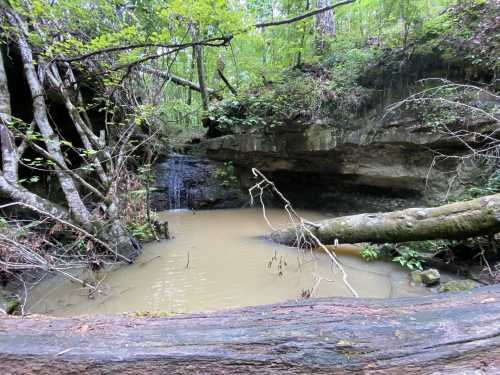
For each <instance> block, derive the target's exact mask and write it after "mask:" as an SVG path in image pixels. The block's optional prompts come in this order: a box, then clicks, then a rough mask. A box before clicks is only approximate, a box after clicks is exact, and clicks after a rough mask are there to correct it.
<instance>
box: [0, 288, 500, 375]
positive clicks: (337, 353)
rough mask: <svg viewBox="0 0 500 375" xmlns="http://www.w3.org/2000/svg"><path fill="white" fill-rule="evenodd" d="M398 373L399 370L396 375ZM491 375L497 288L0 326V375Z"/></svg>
mask: <svg viewBox="0 0 500 375" xmlns="http://www.w3.org/2000/svg"><path fill="white" fill-rule="evenodd" d="M403 369H404V370H403ZM403 371H404V373H405V374H430V373H432V374H444V373H446V374H448V373H453V374H476V373H477V374H494V373H495V374H496V373H498V371H500V285H496V286H493V287H485V288H480V289H475V290H473V291H471V292H467V293H457V294H446V295H437V296H429V297H418V298H404V299H393V300H363V299H350V298H332V299H312V300H305V301H301V302H296V303H293V302H291V303H283V304H278V305H268V306H257V307H248V308H243V309H236V310H229V311H224V312H219V313H215V314H197V315H180V316H176V317H170V318H161V317H156V318H151V317H150V318H144V317H143V318H137V317H127V316H113V317H103V316H99V317H82V318H49V317H40V316H35V317H28V318H10V317H6V318H2V319H0V373H2V374H25V373H30V374H31V373H37V374H56V373H57V374H67V373H73V374H79V373H85V374H100V373H106V374H115V373H116V374H180V373H185V374H225V373H228V374H234V373H258V374H268V373H281V372H286V373H293V374H305V373H315V374H345V373H368V374H401V373H402V372H403Z"/></svg>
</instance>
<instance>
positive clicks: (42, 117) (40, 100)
mask: <svg viewBox="0 0 500 375" xmlns="http://www.w3.org/2000/svg"><path fill="white" fill-rule="evenodd" d="M6 14H7V18H8V19H9V22H10V24H11V26H12V27H14V28H16V29H17V32H18V34H17V45H18V47H19V52H20V54H21V59H22V61H23V70H24V74H25V76H26V81H27V82H28V86H29V89H30V92H31V97H32V101H33V117H34V120H35V122H36V125H37V127H38V129H39V130H40V133H41V134H42V135H43V137H44V143H45V146H46V148H47V151H48V152H49V153H50V155H51V157H52V158H54V160H55V161H56V162H57V164H58V165H56V166H55V170H56V174H57V177H58V180H59V183H60V185H61V189H62V191H63V192H64V195H65V197H66V202H67V204H68V206H69V208H70V211H71V214H72V216H73V217H74V218H75V219H76V221H78V223H79V224H80V225H82V226H83V227H85V228H86V229H89V228H90V226H91V225H90V221H91V220H90V212H89V211H88V210H87V208H86V207H85V205H84V204H83V201H82V199H81V197H80V194H79V193H78V189H77V186H76V184H75V182H74V181H73V179H72V178H71V177H70V176H69V175H68V173H67V172H66V171H64V170H63V169H62V168H61V167H60V166H64V167H66V160H65V159H64V155H63V153H62V150H61V142H60V139H59V137H58V136H57V134H56V133H55V132H54V130H53V129H52V126H51V124H50V122H49V118H48V115H47V106H46V104H45V96H44V91H43V87H42V83H41V82H40V79H39V77H38V74H37V71H36V68H35V62H34V60H33V52H32V50H31V47H30V46H29V44H28V40H27V38H26V35H25V34H24V33H25V29H26V27H24V26H25V25H24V24H23V23H22V21H21V20H20V18H19V17H18V16H17V14H14V13H11V12H9V11H7V12H6Z"/></svg>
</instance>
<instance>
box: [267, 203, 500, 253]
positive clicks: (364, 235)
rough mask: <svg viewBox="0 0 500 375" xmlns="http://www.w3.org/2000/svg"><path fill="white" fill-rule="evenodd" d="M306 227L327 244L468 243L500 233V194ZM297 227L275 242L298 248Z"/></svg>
mask: <svg viewBox="0 0 500 375" xmlns="http://www.w3.org/2000/svg"><path fill="white" fill-rule="evenodd" d="M316 224H317V225H313V224H312V223H311V224H306V225H308V228H309V229H310V230H311V232H312V233H313V234H314V235H315V236H316V237H317V238H318V239H319V240H320V241H321V242H323V243H334V242H335V241H336V240H338V241H339V242H342V243H357V242H374V243H385V242H405V241H423V240H432V239H441V238H442V239H465V238H468V237H473V236H480V235H490V234H495V233H498V232H500V194H495V195H489V196H486V197H482V198H477V199H473V200H470V201H466V202H457V203H451V204H447V205H444V206H440V207H431V208H409V209H406V210H401V211H393V212H386V213H372V214H360V215H352V216H343V217H337V218H333V219H327V220H323V221H320V222H318V223H316ZM296 229H297V228H295V227H289V228H285V229H282V230H277V231H275V232H273V233H272V235H271V237H272V238H273V240H275V241H276V242H279V243H283V244H288V245H295V242H296V240H297V234H296Z"/></svg>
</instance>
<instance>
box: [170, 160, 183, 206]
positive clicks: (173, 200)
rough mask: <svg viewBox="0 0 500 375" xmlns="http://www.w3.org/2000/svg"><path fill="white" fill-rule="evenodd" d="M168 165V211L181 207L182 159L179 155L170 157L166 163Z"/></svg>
mask: <svg viewBox="0 0 500 375" xmlns="http://www.w3.org/2000/svg"><path fill="white" fill-rule="evenodd" d="M167 163H169V164H170V168H169V171H170V173H169V175H168V190H167V194H168V203H169V206H170V209H171V210H172V209H174V210H178V209H180V208H184V207H182V203H183V202H182V199H181V196H182V191H183V190H184V189H183V188H184V186H183V185H184V184H183V180H182V171H183V169H184V158H183V157H182V156H180V155H172V156H171V157H170V159H169V161H168V162H167Z"/></svg>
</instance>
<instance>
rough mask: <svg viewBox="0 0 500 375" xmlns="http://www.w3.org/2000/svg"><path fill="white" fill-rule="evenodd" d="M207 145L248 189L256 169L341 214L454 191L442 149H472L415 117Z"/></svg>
mask: <svg viewBox="0 0 500 375" xmlns="http://www.w3.org/2000/svg"><path fill="white" fill-rule="evenodd" d="M475 126H476V127H477V128H478V129H479V128H483V127H488V124H485V123H478V124H476V125H475ZM206 147H207V155H208V156H209V157H210V158H212V159H214V160H232V161H233V162H234V163H235V165H237V166H238V167H239V173H240V177H241V179H242V182H243V185H244V186H246V187H247V186H249V185H251V180H250V179H249V177H250V175H251V174H250V170H251V168H253V167H255V168H258V169H260V170H261V171H262V172H264V173H267V174H268V175H269V176H270V177H271V178H273V179H274V180H275V182H276V183H277V184H278V185H279V186H281V187H282V188H283V189H284V191H285V192H287V193H288V194H291V195H292V197H291V198H292V199H293V198H296V200H298V201H301V202H303V203H304V204H303V205H304V206H310V204H308V203H309V202H308V201H309V200H310V201H311V202H312V201H316V202H322V203H321V205H322V206H323V207H326V206H328V203H329V204H330V205H331V206H336V207H337V208H338V205H339V204H340V206H341V207H340V210H341V211H358V210H366V209H377V210H386V209H387V210H388V209H394V208H398V207H404V206H411V205H414V204H418V203H426V204H429V203H432V201H433V200H435V199H436V197H437V196H438V195H439V194H442V193H443V192H446V190H447V189H448V182H449V178H448V176H447V173H446V172H447V171H450V170H452V169H453V168H454V167H455V166H456V161H455V160H452V159H448V160H440V161H438V162H436V160H435V157H436V151H438V150H439V151H447V152H449V151H453V153H454V154H460V153H463V152H465V151H466V150H465V149H464V148H463V146H462V145H461V144H460V143H459V142H458V141H456V140H453V139H451V138H450V137H449V136H446V135H443V134H440V133H437V132H435V131H433V129H432V128H429V127H427V128H426V127H423V126H421V125H420V124H418V123H416V121H415V120H413V119H411V118H404V119H401V120H399V121H397V122H391V123H388V124H385V125H383V126H382V125H380V124H378V125H377V124H376V123H375V122H373V123H371V124H370V123H367V124H366V126H364V127H363V128H362V129H360V130H342V129H338V128H335V127H332V126H331V125H327V124H321V123H316V124H313V125H295V126H293V127H280V128H277V129H273V130H272V131H267V132H255V133H246V134H237V135H229V136H225V137H220V138H216V139H212V140H209V141H208V142H207V145H206ZM433 161H434V162H433ZM318 194H319V195H320V196H318ZM346 195H349V197H347V196H346ZM352 195H355V197H353V196H352ZM307 196H309V198H310V199H308V197H307ZM356 196H357V197H356ZM347 198H349V199H347ZM353 198H354V199H355V202H352V199H353ZM344 199H345V200H346V201H347V200H349V201H351V202H350V203H349V206H348V207H342V204H341V201H343V200H344ZM327 200H328V201H329V202H327ZM356 204H359V205H360V207H355V206H356Z"/></svg>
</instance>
